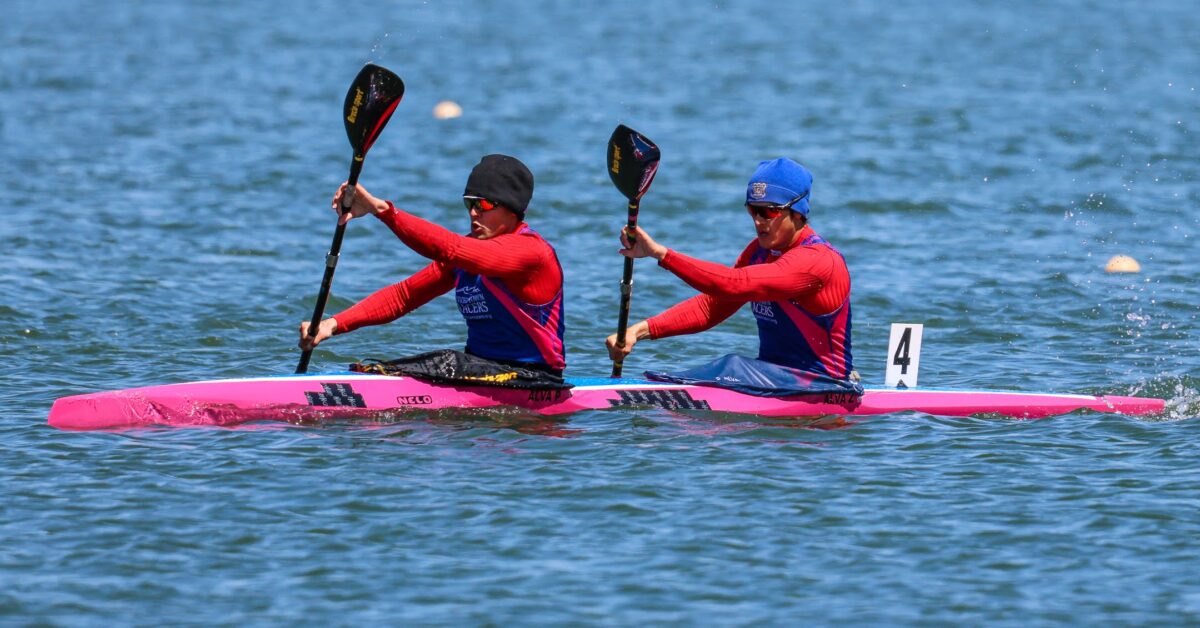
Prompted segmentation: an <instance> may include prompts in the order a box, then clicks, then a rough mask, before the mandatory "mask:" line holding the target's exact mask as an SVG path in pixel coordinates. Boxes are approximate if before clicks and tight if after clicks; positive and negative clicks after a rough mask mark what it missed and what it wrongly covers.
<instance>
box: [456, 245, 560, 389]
mask: <svg viewBox="0 0 1200 628" xmlns="http://www.w3.org/2000/svg"><path fill="white" fill-rule="evenodd" d="M527 233H528V234H533V235H535V236H537V237H538V238H539V239H541V236H540V235H538V233H537V232H536V231H534V230H533V229H531V228H529V226H528V225H525V226H523V227H522V228H521V230H520V231H517V234H518V235H523V234H527ZM542 241H543V242H545V240H542ZM547 246H549V243H547ZM550 250H551V251H554V247H550ZM554 263H555V264H558V254H557V253H555V254H554ZM559 272H560V273H561V272H562V265H561V264H559ZM454 273H455V275H456V277H457V283H456V284H455V287H454V297H455V299H456V300H457V301H458V311H459V312H461V313H462V315H463V318H464V319H466V321H467V353H470V354H473V355H477V356H479V357H482V358H487V359H489V360H498V361H503V362H521V363H526V364H531V365H536V366H541V367H544V368H549V369H552V370H555V371H561V370H562V369H564V368H566V365H567V358H566V348H565V347H564V345H563V332H564V330H565V328H566V321H565V320H564V318H563V291H562V288H561V287H560V288H559V290H558V294H556V295H554V298H553V299H551V300H550V301H549V302H548V303H543V304H541V305H533V304H529V303H525V302H523V301H521V300H520V299H519V298H517V296H516V295H515V294H513V292H512V291H511V290H509V289H508V288H507V287H506V286H505V285H504V283H503V282H501V281H500V280H497V279H493V278H491V277H484V276H481V275H474V274H471V273H468V272H466V271H465V270H462V269H455V271H454Z"/></svg>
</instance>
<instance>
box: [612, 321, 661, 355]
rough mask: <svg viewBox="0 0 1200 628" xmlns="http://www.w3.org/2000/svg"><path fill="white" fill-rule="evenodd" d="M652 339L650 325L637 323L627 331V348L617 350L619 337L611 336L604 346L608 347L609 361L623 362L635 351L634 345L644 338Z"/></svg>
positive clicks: (644, 322)
mask: <svg viewBox="0 0 1200 628" xmlns="http://www.w3.org/2000/svg"><path fill="white" fill-rule="evenodd" d="M649 337H650V324H649V323H647V322H646V321H642V322H640V323H635V324H633V325H630V326H629V327H627V328H626V329H625V346H624V347H622V348H620V349H618V348H617V335H616V334H609V336H608V338H606V339H605V340H604V344H605V345H607V346H608V359H610V360H612V361H613V362H623V361H624V360H625V356H627V355H629V353H630V352H631V351H633V345H635V344H637V341H639V340H641V339H643V338H649Z"/></svg>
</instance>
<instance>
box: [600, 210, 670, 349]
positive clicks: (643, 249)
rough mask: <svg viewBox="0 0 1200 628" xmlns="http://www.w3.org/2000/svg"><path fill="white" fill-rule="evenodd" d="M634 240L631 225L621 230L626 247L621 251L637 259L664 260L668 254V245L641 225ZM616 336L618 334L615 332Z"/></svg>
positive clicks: (636, 230)
mask: <svg viewBox="0 0 1200 628" xmlns="http://www.w3.org/2000/svg"><path fill="white" fill-rule="evenodd" d="M633 229H634V231H633V233H634V237H633V241H632V242H630V237H629V227H625V228H624V229H622V230H621V246H623V247H625V248H623V249H621V250H620V251H619V253H620V254H621V255H624V256H625V257H632V258H634V259H637V258H639V257H653V258H654V259H656V260H660V261H661V260H662V258H663V257H665V256H666V255H667V247H665V246H663V245H661V244H659V243H657V242H655V241H654V238H651V237H650V234H648V233H646V231H645V230H644V229H642V228H641V227H634V228H633ZM613 335H614V336H615V335H616V334H613Z"/></svg>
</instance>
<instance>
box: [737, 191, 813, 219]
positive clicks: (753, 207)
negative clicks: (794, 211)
mask: <svg viewBox="0 0 1200 628" xmlns="http://www.w3.org/2000/svg"><path fill="white" fill-rule="evenodd" d="M807 196H808V192H805V193H804V194H801V195H800V196H797V197H796V198H794V199H792V200H790V201H788V202H786V203H784V204H783V205H776V204H775V203H746V211H748V212H750V213H751V214H753V215H755V216H758V217H759V218H766V219H767V220H773V219H775V218H778V217H779V215H780V214H782V213H783V212H784V210H788V209H791V208H792V205H795V204H796V203H799V202H800V201H802V200H804V199H805V198H806V197H807Z"/></svg>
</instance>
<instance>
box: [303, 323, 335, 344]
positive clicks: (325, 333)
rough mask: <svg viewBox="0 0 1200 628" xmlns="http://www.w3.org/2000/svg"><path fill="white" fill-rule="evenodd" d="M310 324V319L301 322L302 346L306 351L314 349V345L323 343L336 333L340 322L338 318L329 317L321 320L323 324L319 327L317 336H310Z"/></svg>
mask: <svg viewBox="0 0 1200 628" xmlns="http://www.w3.org/2000/svg"><path fill="white" fill-rule="evenodd" d="M308 326H309V322H308V321H304V322H303V323H300V348H301V349H302V350H304V351H312V349H313V347H315V346H317V345H319V344H321V341H322V340H325V339H326V338H328V337H330V336H332V335H333V334H334V333H336V332H337V328H338V322H337V319H336V318H327V319H325V320H323V321H321V324H320V325H319V326H318V327H317V336H316V337H315V338H309V337H308Z"/></svg>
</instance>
